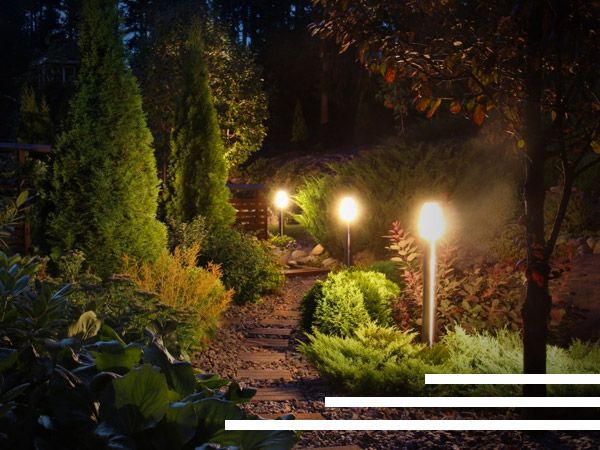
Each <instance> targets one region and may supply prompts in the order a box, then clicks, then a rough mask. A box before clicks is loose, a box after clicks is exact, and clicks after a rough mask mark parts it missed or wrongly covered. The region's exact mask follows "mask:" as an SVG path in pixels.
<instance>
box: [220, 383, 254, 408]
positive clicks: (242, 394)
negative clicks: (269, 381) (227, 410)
mask: <svg viewBox="0 0 600 450" xmlns="http://www.w3.org/2000/svg"><path fill="white" fill-rule="evenodd" d="M255 395H256V389H252V388H244V389H241V388H240V385H239V384H237V383H231V384H230V385H229V388H228V389H227V393H226V394H225V398H226V399H227V400H231V401H232V402H235V403H245V402H249V401H250V400H252V397H254V396H255Z"/></svg>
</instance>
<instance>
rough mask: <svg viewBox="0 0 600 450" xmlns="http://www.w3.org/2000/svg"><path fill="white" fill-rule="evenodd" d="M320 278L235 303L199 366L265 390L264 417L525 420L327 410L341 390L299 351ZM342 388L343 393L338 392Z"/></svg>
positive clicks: (356, 446)
mask: <svg viewBox="0 0 600 450" xmlns="http://www.w3.org/2000/svg"><path fill="white" fill-rule="evenodd" d="M315 279H316V277H298V278H290V279H288V281H287V283H286V286H285V287H284V289H283V291H282V292H281V293H280V294H279V295H274V296H271V297H268V298H265V299H264V300H263V301H262V302H261V303H259V304H251V305H244V306H233V307H232V308H231V309H230V310H229V311H228V312H227V313H226V315H225V318H224V321H223V324H222V327H221V328H220V329H219V331H218V332H217V335H216V336H215V339H214V340H213V341H212V342H211V343H210V346H209V348H207V349H206V350H204V351H202V352H200V353H198V354H197V355H195V360H194V364H195V365H196V366H197V367H199V368H200V369H202V370H204V371H208V372H214V373H217V374H219V375H221V376H223V377H226V378H231V379H235V380H237V381H238V382H240V384H241V385H243V386H246V387H255V388H258V394H257V396H256V397H255V399H254V400H253V401H252V402H251V403H250V404H249V405H247V406H246V408H247V409H248V410H250V411H251V412H253V413H255V414H259V415H261V416H263V417H265V418H274V417H277V416H279V415H282V414H288V413H293V414H294V415H295V416H296V418H297V419H321V418H324V419H457V418H461V419H467V418H469V419H484V418H489V419H493V418H497V419H509V418H518V417H519V416H518V415H516V414H515V413H514V412H506V411H501V413H499V412H498V411H482V410H478V411H475V412H474V411H467V410H440V409H435V410H434V409H430V410H426V409H410V410H408V409H358V408H355V409H325V407H324V403H323V400H324V397H325V395H333V394H336V392H335V389H334V388H333V387H332V386H330V385H327V384H326V382H325V381H323V380H321V379H320V378H319V376H318V372H317V371H316V370H315V369H314V368H313V367H312V366H311V365H310V363H309V362H308V361H307V360H306V359H305V358H304V357H303V355H301V354H300V353H299V352H298V351H297V350H296V342H297V340H298V339H302V337H303V333H302V332H301V331H300V330H299V326H298V319H299V305H300V300H301V298H302V296H303V295H304V293H305V292H306V291H307V290H308V289H309V288H310V287H311V286H312V285H313V283H314V281H315ZM337 394H340V393H339V392H338V393H337ZM296 448H298V449H308V448H315V449H316V448H319V449H321V450H324V449H332V450H334V449H335V450H342V449H343V450H360V449H363V450H367V449H368V450H380V449H381V450H384V449H465V448H466V449H500V448H502V449H505V448H506V449H517V448H518V449H598V448H600V433H597V432H589V433H583V432H582V433H558V432H529V433H526V432H411V431H407V432H304V433H302V435H301V438H300V441H299V442H298V444H297V446H296Z"/></svg>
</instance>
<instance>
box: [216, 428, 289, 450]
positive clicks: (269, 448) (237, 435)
mask: <svg viewBox="0 0 600 450" xmlns="http://www.w3.org/2000/svg"><path fill="white" fill-rule="evenodd" d="M210 441H211V442H213V443H217V444H221V445H227V446H237V447H239V448H240V449H243V450H286V449H291V448H292V447H293V446H294V444H295V442H296V435H295V434H294V433H293V432H292V431H225V430H223V431H220V432H218V433H217V434H215V435H214V436H213V437H212V438H211V440H210Z"/></svg>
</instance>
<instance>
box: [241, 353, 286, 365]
mask: <svg viewBox="0 0 600 450" xmlns="http://www.w3.org/2000/svg"><path fill="white" fill-rule="evenodd" d="M238 358H239V359H240V361H247V362H256V363H271V362H279V361H283V360H284V359H285V353H279V352H242V353H240V354H238Z"/></svg>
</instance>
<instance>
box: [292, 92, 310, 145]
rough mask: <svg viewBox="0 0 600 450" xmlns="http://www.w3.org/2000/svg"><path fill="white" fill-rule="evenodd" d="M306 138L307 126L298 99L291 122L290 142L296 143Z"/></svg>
mask: <svg viewBox="0 0 600 450" xmlns="http://www.w3.org/2000/svg"><path fill="white" fill-rule="evenodd" d="M307 139H308V127H307V126H306V120H305V119H304V112H303V111H302V104H301V103H300V100H299V99H298V100H296V107H295V108H294V119H293V122H292V143H293V144H297V143H299V142H304V141H306V140H307Z"/></svg>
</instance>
